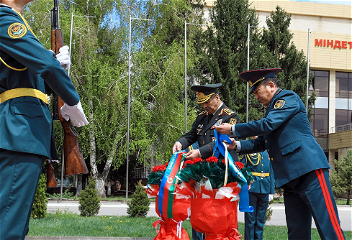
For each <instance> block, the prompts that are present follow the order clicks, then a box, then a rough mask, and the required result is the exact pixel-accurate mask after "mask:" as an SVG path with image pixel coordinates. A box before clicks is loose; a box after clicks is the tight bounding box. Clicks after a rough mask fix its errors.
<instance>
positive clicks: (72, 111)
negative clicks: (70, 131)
mask: <svg viewBox="0 0 352 240" xmlns="http://www.w3.org/2000/svg"><path fill="white" fill-rule="evenodd" d="M60 110H61V115H62V117H63V118H65V120H66V121H68V120H71V123H72V125H73V126H76V127H83V126H84V125H87V124H88V123H89V122H88V121H87V118H86V115H85V114H84V112H83V108H82V105H81V102H78V103H77V104H76V105H74V106H69V105H67V104H66V103H65V104H64V105H63V106H62V107H61V108H60Z"/></svg>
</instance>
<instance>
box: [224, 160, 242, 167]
mask: <svg viewBox="0 0 352 240" xmlns="http://www.w3.org/2000/svg"><path fill="white" fill-rule="evenodd" d="M222 163H223V164H225V159H223V160H222ZM235 164H236V166H237V167H238V169H239V170H241V169H242V168H243V167H244V164H243V163H241V162H235Z"/></svg>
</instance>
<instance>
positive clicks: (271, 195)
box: [269, 194, 274, 202]
mask: <svg viewBox="0 0 352 240" xmlns="http://www.w3.org/2000/svg"><path fill="white" fill-rule="evenodd" d="M273 199H274V194H269V202H270V201H272V200H273Z"/></svg>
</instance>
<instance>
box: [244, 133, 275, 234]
mask: <svg viewBox="0 0 352 240" xmlns="http://www.w3.org/2000/svg"><path fill="white" fill-rule="evenodd" d="M254 138H256V137H253V139H254ZM240 159H241V162H242V163H243V164H244V166H246V167H250V168H251V171H252V174H253V180H254V181H253V182H252V183H251V185H250V189H249V190H248V193H249V205H250V206H253V207H254V211H253V212H246V213H245V218H244V223H245V230H244V239H245V240H254V239H255V240H260V239H263V229H264V224H265V219H266V210H267V208H268V205H269V201H270V200H269V195H271V196H272V194H274V193H275V184H274V183H275V180H274V173H273V169H272V167H271V162H270V160H269V157H268V152H267V151H264V152H259V153H251V154H244V155H240Z"/></svg>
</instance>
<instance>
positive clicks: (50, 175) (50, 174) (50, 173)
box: [46, 159, 57, 188]
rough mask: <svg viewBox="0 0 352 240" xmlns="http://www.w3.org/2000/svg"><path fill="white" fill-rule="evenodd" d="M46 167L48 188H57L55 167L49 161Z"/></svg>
mask: <svg viewBox="0 0 352 240" xmlns="http://www.w3.org/2000/svg"><path fill="white" fill-rule="evenodd" d="M46 167H47V168H46V187H47V188H52V187H57V182H56V178H55V174H54V167H53V165H52V164H51V162H50V161H49V160H48V159H46Z"/></svg>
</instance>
